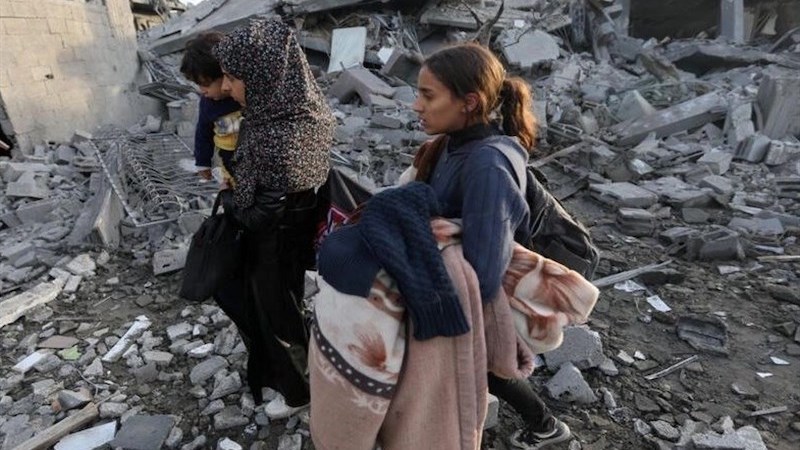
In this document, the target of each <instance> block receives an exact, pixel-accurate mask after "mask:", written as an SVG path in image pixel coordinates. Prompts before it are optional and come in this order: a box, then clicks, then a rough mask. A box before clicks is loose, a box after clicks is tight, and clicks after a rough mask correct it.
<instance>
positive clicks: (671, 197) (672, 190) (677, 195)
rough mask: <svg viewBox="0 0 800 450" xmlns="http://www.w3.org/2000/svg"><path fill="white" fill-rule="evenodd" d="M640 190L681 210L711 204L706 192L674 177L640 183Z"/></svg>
mask: <svg viewBox="0 0 800 450" xmlns="http://www.w3.org/2000/svg"><path fill="white" fill-rule="evenodd" d="M641 188H643V189H645V190H648V191H650V192H653V193H655V194H657V195H658V197H659V199H660V200H661V201H663V202H665V203H667V204H669V205H670V206H675V207H681V208H685V207H692V206H706V205H708V204H709V203H710V202H711V196H710V195H709V194H708V192H706V191H704V190H701V189H698V188H696V187H694V186H692V185H690V184H687V183H684V182H683V181H681V180H680V179H678V178H675V177H662V178H658V179H656V180H652V181H648V182H646V183H642V184H641Z"/></svg>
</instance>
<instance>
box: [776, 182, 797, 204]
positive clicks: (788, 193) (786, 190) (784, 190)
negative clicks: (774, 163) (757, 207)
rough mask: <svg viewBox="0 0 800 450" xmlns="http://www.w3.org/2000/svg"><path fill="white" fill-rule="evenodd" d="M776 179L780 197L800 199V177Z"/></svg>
mask: <svg viewBox="0 0 800 450" xmlns="http://www.w3.org/2000/svg"><path fill="white" fill-rule="evenodd" d="M774 181H775V190H776V191H777V192H778V197H781V198H792V199H796V200H800V177H776V178H775V180H774Z"/></svg>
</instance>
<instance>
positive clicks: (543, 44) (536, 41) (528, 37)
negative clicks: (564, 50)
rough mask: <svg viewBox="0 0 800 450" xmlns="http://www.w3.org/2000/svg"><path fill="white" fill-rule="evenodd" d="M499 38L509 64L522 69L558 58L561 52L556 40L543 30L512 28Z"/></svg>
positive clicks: (528, 68)
mask: <svg viewBox="0 0 800 450" xmlns="http://www.w3.org/2000/svg"><path fill="white" fill-rule="evenodd" d="M498 39H499V41H500V43H501V44H500V45H501V46H502V48H503V56H505V58H506V61H508V64H509V65H511V66H513V67H518V68H520V69H521V70H530V69H531V68H533V67H534V66H537V65H539V64H541V63H544V62H548V61H553V60H556V59H558V56H559V53H560V51H559V48H558V43H557V42H556V40H555V39H554V38H553V37H552V36H550V35H549V34H547V33H545V32H544V31H541V30H530V29H528V30H525V29H520V28H512V29H509V30H506V31H505V32H503V33H502V34H501V35H500V37H499V38H498Z"/></svg>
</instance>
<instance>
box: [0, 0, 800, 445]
mask: <svg viewBox="0 0 800 450" xmlns="http://www.w3.org/2000/svg"><path fill="white" fill-rule="evenodd" d="M50 3H52V4H53V5H54V6H59V7H62V8H60V9H59V8H55V7H54V8H49V7H48V8H47V9H48V10H49V11H50V12H48V13H47V14H62V13H56V12H55V11H59V10H63V11H67V10H68V11H69V13H68V14H69V15H70V17H72V19H70V20H69V21H67V20H66V19H65V21H64V26H65V27H66V29H65V31H53V30H59V28H58V27H59V24H61V22H59V21H58V20H55V21H52V25H51V20H50V19H51V18H50V17H49V16H47V17H44V16H43V17H40V16H39V15H40V14H44V13H43V12H41V11H40V10H39V9H38V8H34V9H26V8H25V7H23V6H20V5H27V4H28V3H26V2H19V1H15V0H0V6H2V8H3V13H2V14H0V24H2V31H0V32H2V33H4V39H5V38H6V37H12V39H11V40H9V41H4V43H3V44H2V45H0V48H1V49H2V60H3V61H13V64H12V65H10V66H8V67H3V68H2V71H0V76H3V77H4V78H3V80H6V81H4V82H0V98H2V100H3V105H4V110H5V111H6V115H5V117H4V121H3V122H2V126H3V129H4V130H5V132H6V133H7V134H8V136H9V137H10V140H12V141H13V143H14V144H16V147H15V156H14V158H12V159H10V160H0V174H1V175H2V181H0V189H3V192H4V194H5V195H4V197H3V199H2V200H1V201H0V296H2V297H0V298H2V300H0V333H2V346H3V348H4V355H3V356H0V358H2V360H1V361H2V364H0V413H2V414H0V439H2V440H0V443H2V445H3V448H6V447H7V448H14V447H15V446H16V445H18V444H23V443H25V442H27V443H28V444H29V445H32V444H31V443H33V444H38V445H53V444H55V443H56V442H58V441H59V440H61V443H60V444H59V445H61V447H58V446H57V447H56V448H62V449H64V448H93V447H80V445H86V444H85V443H86V442H91V443H92V444H93V445H95V446H99V445H103V444H106V443H109V442H110V445H111V446H112V447H121V448H154V449H155V448H161V447H162V446H166V447H168V448H182V449H193V448H232V449H235V448H242V446H249V445H251V447H250V448H282V449H300V448H309V443H308V442H307V441H308V426H307V424H306V423H304V422H303V421H302V420H301V419H300V418H296V419H293V420H290V421H289V422H287V423H283V422H280V423H269V420H268V419H267V418H266V417H265V416H264V414H263V412H262V411H260V410H259V409H258V408H256V407H255V406H254V405H253V399H252V396H251V395H250V393H248V392H246V389H245V388H243V387H242V385H243V383H242V377H243V374H244V366H243V363H244V358H243V354H244V351H245V350H244V344H243V343H242V342H241V340H240V339H239V338H238V336H237V333H236V330H235V327H234V326H233V325H232V324H231V323H230V320H229V319H227V317H225V315H224V314H223V313H222V312H221V311H220V310H219V309H218V308H216V307H214V306H212V305H209V304H203V305H188V304H186V303H185V302H182V301H181V300H178V299H177V298H176V295H175V293H176V292H177V288H176V286H177V283H178V282H179V279H180V272H179V270H180V268H181V267H182V264H183V260H184V259H185V255H186V249H187V244H188V240H189V238H190V236H191V233H192V232H193V231H194V230H196V229H197V227H198V226H199V224H200V223H201V222H202V220H203V218H204V217H205V215H206V214H208V209H209V207H210V200H211V199H212V198H213V194H214V192H215V191H216V187H215V186H214V185H213V184H211V183H202V182H200V181H199V180H198V179H197V177H196V175H195V174H194V167H193V161H192V158H191V150H190V149H191V146H192V138H193V136H194V126H195V120H196V117H197V100H198V98H197V94H196V93H195V92H194V89H193V87H192V86H191V85H190V84H189V83H187V82H186V80H184V79H183V78H182V77H181V76H180V74H179V73H178V71H177V70H176V67H177V65H178V62H179V59H180V52H181V50H182V49H183V46H184V45H185V43H186V42H187V41H188V39H190V38H192V37H193V36H196V35H197V33H199V32H202V31H205V30H211V29H216V30H222V31H226V30H230V29H233V28H235V27H236V26H238V25H241V24H243V23H246V21H248V20H249V19H250V18H252V17H257V16H264V15H280V16H282V17H284V18H285V19H287V20H293V21H294V23H295V24H296V26H297V28H298V30H299V31H298V36H299V38H300V42H301V45H303V47H304V48H305V49H306V52H307V56H308V58H309V61H310V62H311V64H312V66H313V70H314V72H315V75H316V76H317V78H318V81H319V83H320V84H321V85H322V86H323V88H324V89H325V91H326V93H327V94H328V96H329V98H330V102H331V105H332V106H333V108H334V111H335V112H334V114H335V115H336V117H337V120H338V128H337V132H336V138H335V146H334V147H333V148H332V149H331V160H332V162H333V163H334V164H336V165H338V166H339V167H340V168H341V169H342V170H343V171H344V172H345V173H347V174H349V175H351V176H352V177H353V178H354V179H356V180H358V181H359V182H360V183H361V184H363V185H365V186H367V187H369V188H370V189H373V190H377V189H382V188H384V187H386V186H391V185H392V184H394V182H395V181H396V179H397V177H398V176H399V174H400V173H401V172H402V171H403V170H404V169H405V168H406V167H407V166H408V165H409V164H410V163H411V161H412V159H413V155H414V152H415V151H416V148H417V147H418V146H419V144H420V143H422V142H424V141H425V140H426V139H427V138H428V137H427V136H426V135H424V133H422V132H420V131H419V130H418V129H417V127H416V118H415V115H414V114H413V112H412V111H411V109H410V105H411V103H412V102H413V100H414V98H415V84H416V74H417V72H418V71H419V68H420V61H421V59H422V58H423V57H424V56H425V55H427V54H430V53H431V52H433V51H435V50H436V49H438V48H441V47H442V46H444V45H448V44H449V43H452V42H459V41H464V40H471V39H475V40H478V41H481V42H483V43H486V44H487V45H490V46H491V47H492V48H493V49H494V50H495V51H496V52H497V53H498V54H499V55H501V57H502V58H503V60H504V62H505V63H506V64H507V67H508V69H509V71H510V72H513V73H515V74H519V75H521V76H523V77H525V78H526V79H527V80H528V81H529V82H530V83H531V86H532V87H533V88H534V91H535V95H534V104H533V105H532V108H533V110H534V113H535V115H536V117H537V120H538V127H539V130H538V131H539V140H538V143H537V152H538V153H537V155H536V157H535V158H532V159H531V164H532V165H533V166H535V167H537V168H538V169H540V170H541V171H542V172H544V173H545V175H546V176H547V178H548V186H549V188H550V190H551V191H552V192H553V194H554V195H555V196H556V197H557V198H558V199H559V200H561V201H562V202H564V203H565V205H567V207H568V208H569V209H570V211H572V212H573V213H574V214H575V215H576V216H578V217H579V218H580V219H581V220H582V221H583V222H584V223H585V224H586V225H587V226H588V227H589V228H590V230H591V233H592V236H593V238H594V240H595V242H596V243H597V245H598V246H599V247H600V248H601V250H602V261H601V266H600V269H599V271H598V272H599V273H598V278H597V279H596V280H594V281H593V282H594V283H595V285H597V286H598V287H600V288H602V289H603V293H602V294H601V300H600V302H599V303H598V306H597V309H596V311H595V313H594V315H593V317H592V319H591V320H590V322H589V324H588V326H582V327H574V328H570V329H568V330H567V331H566V333H565V342H564V345H563V346H562V347H561V348H560V349H558V350H556V351H554V352H551V353H549V354H545V355H543V356H542V358H541V360H540V361H539V364H538V365H539V366H541V367H542V368H541V369H540V370H537V372H536V374H535V375H534V381H536V383H537V386H541V387H542V390H543V391H544V392H545V393H546V394H547V396H548V397H549V398H550V399H551V401H552V402H553V403H554V406H555V409H556V411H558V413H559V414H560V416H561V417H563V418H564V420H565V421H567V422H568V423H569V425H570V427H571V428H572V429H573V430H577V431H578V432H577V433H576V434H577V435H578V438H576V439H574V440H573V442H572V443H570V446H569V448H570V449H573V448H576V449H579V448H586V449H601V448H619V447H621V446H623V445H627V446H631V447H632V448H645V447H647V448H697V449H701V448H703V449H706V448H711V449H727V448H747V449H750V448H752V449H759V448H792V447H793V446H796V445H797V443H798V442H800V416H798V411H800V409H799V408H800V405H799V404H798V400H797V399H798V395H800V392H798V390H797V389H798V388H797V386H796V370H797V365H798V364H800V297H799V296H798V295H799V294H798V292H800V290H798V289H797V286H798V284H799V283H800V280H799V279H798V265H800V245H799V244H798V242H797V236H798V234H799V233H800V202H798V199H800V140H798V137H800V70H798V69H800V29H799V28H798V26H800V17H799V15H800V5H798V4H797V1H794V0H770V1H743V0H721V1H717V0H704V1H700V2H695V1H682V0H670V1H664V2H644V1H632V0H615V1H606V0H586V1H582V0H576V1H554V0H549V1H544V0H531V1H523V0H507V1H504V2H500V1H489V0H482V1H422V0H419V1H407V2H406V1H404V2H400V1H395V2H391V1H388V2H371V1H361V0H285V1H280V2H279V1H259V2H252V1H246V0H206V1H204V2H202V3H200V4H198V5H196V6H195V7H193V8H190V9H188V10H187V11H186V12H185V13H184V14H182V15H180V16H178V17H176V18H173V19H171V20H169V21H167V22H165V23H163V24H160V25H155V26H152V27H149V29H148V30H146V31H144V32H142V33H141V34H140V35H139V41H138V45H137V41H136V36H135V34H134V32H133V25H132V24H133V19H132V17H131V13H130V12H129V10H126V8H124V6H125V4H126V3H127V2H123V1H110V0H108V1H106V2H104V3H100V2H94V1H89V2H86V3H85V4H84V3H76V2H70V1H58V0H48V5H49V4H50ZM64 8H66V9H64ZM6 11H10V12H9V13H6ZM42 11H43V10H42ZM63 14H67V13H63ZM81 14H88V16H87V17H88V18H87V19H86V23H85V24H82V25H80V26H79V25H77V24H74V23H72V22H79V23H80V22H81V20H79V19H78V18H82V17H84V16H83V15H81ZM10 19H24V20H23V21H22V22H19V21H18V20H10ZM45 24H46V27H47V28H46V32H45V28H43V27H45ZM15 27H16V28H15ZM37 27H39V28H37ZM73 27H76V28H73ZM77 27H79V28H77ZM73 29H79V30H81V31H80V33H82V34H80V36H84V35H86V36H97V37H102V38H103V39H95V40H94V41H89V42H91V43H92V44H91V46H88V47H86V50H85V52H86V53H81V51H79V50H75V49H73V50H72V53H70V54H71V55H73V56H74V58H75V59H74V60H70V59H69V57H68V56H64V55H63V54H62V50H59V51H58V52H56V53H53V54H50V53H49V52H47V51H44V50H43V51H42V52H41V53H42V54H41V55H39V53H40V52H30V51H28V52H23V51H22V50H21V49H22V45H23V42H27V40H30V39H31V35H32V34H37V35H42V36H43V37H42V38H41V39H42V41H41V48H42V49H49V48H52V47H53V45H54V43H55V42H56V41H58V39H60V41H58V42H61V43H62V44H61V48H67V47H70V48H72V47H71V46H72V45H75V44H73V43H72V42H73V41H72V40H71V39H73V38H74V39H78V36H79V33H78V32H77V31H76V32H73V31H70V30H73ZM34 30H39V31H38V32H34ZM114 30H116V31H114ZM120 30H122V31H120ZM13 36H17V37H13ZM37 39H38V38H37ZM80 39H88V38H87V37H85V36H84V37H81V38H80ZM6 42H8V44H6ZM17 45H18V46H17ZM25 48H26V49H27V48H29V47H25ZM68 53H69V52H68ZM6 58H9V59H6ZM26 58H27V59H26ZM46 58H50V59H46ZM53 58H55V59H54V60H53ZM118 59H119V60H120V63H119V64H118V65H117V64H116V63H115V61H117V60H118ZM48 61H49V62H48ZM53 61H55V62H53ZM4 66H5V64H4ZM101 66H102V67H104V68H103V69H99V71H98V69H93V68H94V67H101ZM77 67H81V68H82V69H80V70H82V72H77V71H78V70H79V69H77ZM111 67H116V69H113V68H111ZM34 68H37V69H36V70H34ZM42 68H43V69H42ZM40 69H41V70H40ZM45 69H47V70H45ZM70 71H76V72H75V73H79V75H75V77H76V78H77V79H76V80H73V79H72V78H65V77H67V76H68V75H67V74H69V73H72V72H70ZM45 72H46V73H45ZM48 75H50V77H48ZM15 83H16V84H15ZM36 92H42V93H41V94H36ZM51 92H55V93H58V94H59V95H56V96H55V98H56V99H60V100H57V101H58V102H59V103H53V102H56V100H55V99H53V95H48V94H49V93H51ZM61 94H63V96H62V95H61ZM37 95H38V96H37ZM45 105H46V106H45ZM33 108H41V109H33ZM109 119H110V120H109ZM109 123H111V124H112V125H113V126H109ZM101 124H105V126H102V127H98V125H101ZM76 129H77V130H78V131H76ZM153 275H158V276H157V277H153ZM308 281H309V294H313V274H309V280H308ZM793 286H794V287H793ZM310 301H313V297H311V298H310ZM175 391H178V392H179V393H178V394H176V393H175ZM187 393H188V395H187ZM272 395H274V393H273V394H272ZM267 398H269V395H268V396H267ZM51 401H52V402H53V405H57V406H54V407H51V406H49V405H50V402H51ZM176 405H180V407H177V408H176ZM493 405H494V406H495V407H496V406H498V405H497V402H495V403H493ZM493 411H494V415H493V416H492V417H493V419H492V420H490V423H489V425H490V426H492V428H491V429H490V430H489V431H488V432H487V435H486V439H485V441H486V446H487V448H505V445H506V444H505V443H504V439H505V436H507V435H508V434H509V433H510V430H513V429H514V427H515V426H519V423H520V422H519V419H518V418H516V417H514V416H512V415H510V414H508V413H507V412H505V411H504V410H500V411H498V410H497V408H495V409H494V410H493ZM65 423H66V425H64V424H65ZM59 425H61V427H60V428H59ZM54 428H55V429H57V431H58V430H60V434H58V435H57V436H55V437H53V436H52V435H50V434H49V433H48V432H50V431H52V430H53V429H54ZM82 428H86V429H85V430H82V431H79V430H80V429H82ZM42 431H45V432H42ZM73 432H74V433H73ZM37 433H38V434H37ZM69 433H73V434H71V435H69V436H67V434H69ZM42 436H45V437H47V436H49V438H50V439H51V441H47V442H45V443H42V441H41V439H42ZM37 438H38V439H40V441H37ZM133 442H139V444H135V445H134V444H133ZM142 442H144V443H145V444H142ZM136 445H138V446H136Z"/></svg>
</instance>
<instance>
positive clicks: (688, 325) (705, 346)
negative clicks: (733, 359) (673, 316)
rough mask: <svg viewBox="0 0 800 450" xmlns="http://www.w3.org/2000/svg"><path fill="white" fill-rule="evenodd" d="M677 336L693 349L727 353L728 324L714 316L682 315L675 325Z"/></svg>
mask: <svg viewBox="0 0 800 450" xmlns="http://www.w3.org/2000/svg"><path fill="white" fill-rule="evenodd" d="M676 331H677V333H678V337H679V338H681V339H683V340H684V341H686V342H688V343H689V345H691V346H692V348H694V349H695V350H702V351H708V352H712V353H717V354H721V355H727V354H728V326H727V325H726V324H725V322H723V321H722V320H720V319H719V318H718V317H714V316H707V317H705V316H683V317H681V318H679V319H678V323H677V326H676Z"/></svg>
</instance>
